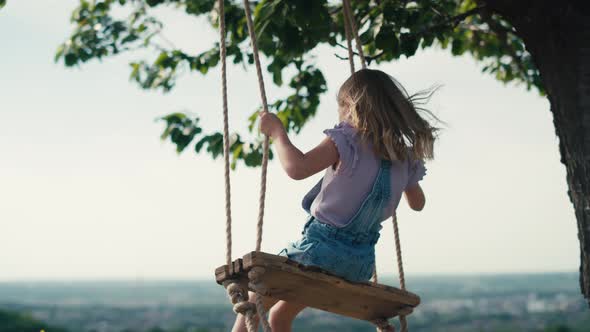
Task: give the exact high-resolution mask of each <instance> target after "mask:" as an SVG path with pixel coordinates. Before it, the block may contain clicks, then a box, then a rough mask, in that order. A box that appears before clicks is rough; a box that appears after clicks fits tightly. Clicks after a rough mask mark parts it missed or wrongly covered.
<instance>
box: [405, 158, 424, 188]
mask: <svg viewBox="0 0 590 332" xmlns="http://www.w3.org/2000/svg"><path fill="white" fill-rule="evenodd" d="M409 166H410V169H409V171H408V184H407V185H406V188H411V187H413V186H415V185H416V184H417V183H418V182H419V181H420V180H422V179H423V178H424V175H426V167H425V166H424V161H422V160H420V159H415V160H410V161H409Z"/></svg>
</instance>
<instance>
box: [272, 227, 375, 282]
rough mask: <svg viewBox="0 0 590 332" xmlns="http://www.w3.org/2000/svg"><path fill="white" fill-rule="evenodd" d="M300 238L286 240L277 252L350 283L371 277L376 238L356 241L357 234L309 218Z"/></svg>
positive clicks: (373, 266) (364, 238)
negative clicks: (291, 241)
mask: <svg viewBox="0 0 590 332" xmlns="http://www.w3.org/2000/svg"><path fill="white" fill-rule="evenodd" d="M302 235H303V236H302V238H301V239H299V240H298V241H295V242H293V243H290V244H289V245H288V246H287V248H285V249H283V250H282V251H281V252H280V253H279V255H282V256H287V257H288V258H289V259H290V260H293V261H296V262H298V263H300V264H303V265H306V266H315V267H319V268H321V269H322V270H324V271H326V272H328V273H330V274H333V275H336V276H338V277H341V278H344V279H346V280H349V281H352V282H365V281H368V280H369V279H371V276H372V275H373V270H374V268H375V243H376V242H377V239H373V240H370V241H366V237H363V240H362V241H359V237H358V234H352V233H347V232H346V231H345V230H342V229H339V228H337V227H334V226H332V225H329V224H326V223H323V222H321V221H318V220H317V219H315V218H314V217H309V219H308V221H307V223H306V224H305V227H304V229H303V232H302ZM377 236H378V235H377Z"/></svg>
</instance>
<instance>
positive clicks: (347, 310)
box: [216, 252, 420, 321]
mask: <svg viewBox="0 0 590 332" xmlns="http://www.w3.org/2000/svg"><path fill="white" fill-rule="evenodd" d="M236 262H238V261H236ZM236 262H234V264H232V265H234V266H235V265H236ZM240 264H241V265H240ZM238 265H239V267H240V269H241V272H238V271H237V270H236V269H234V271H233V272H234V274H228V273H227V266H225V267H224V266H222V267H219V268H218V269H216V280H217V282H218V283H220V284H221V283H222V282H223V281H224V280H225V279H228V277H230V278H234V279H235V278H246V279H247V273H248V271H249V270H250V269H251V268H253V267H256V266H258V267H263V268H264V269H265V273H263V274H262V275H261V276H260V280H259V283H258V285H260V286H261V289H262V291H263V295H265V296H268V297H272V298H274V299H281V300H285V301H291V302H295V303H300V304H304V305H306V306H310V307H313V308H317V309H321V310H325V311H329V312H333V313H336V314H340V315H344V316H348V317H353V318H358V319H362V320H368V321H372V320H375V319H381V318H391V317H395V316H396V315H398V314H399V313H402V314H408V313H410V312H411V311H412V308H413V307H415V306H417V305H418V304H419V303H420V298H419V297H418V296H417V295H416V294H413V293H410V292H407V291H403V290H400V289H397V288H395V287H391V286H386V285H380V284H375V283H370V282H367V283H352V282H348V281H346V280H343V279H341V278H338V277H336V276H333V275H329V274H328V273H326V272H324V271H321V269H319V268H315V267H306V266H303V265H301V264H298V263H297V262H293V261H290V260H288V259H287V258H286V257H284V256H277V255H270V254H267V253H263V252H251V253H249V254H247V255H245V256H244V258H243V260H241V261H239V263H238ZM238 275H240V277H238ZM250 288H251V287H250Z"/></svg>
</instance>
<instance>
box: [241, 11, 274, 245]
mask: <svg viewBox="0 0 590 332" xmlns="http://www.w3.org/2000/svg"><path fill="white" fill-rule="evenodd" d="M244 11H245V12H246V22H247V24H248V33H249V34H250V41H251V43H252V53H254V63H255V64H256V74H257V75H258V88H259V90H260V98H261V100H262V112H263V113H268V102H267V101H266V90H265V88H264V78H263V77H262V69H261V67H260V58H259V57H258V46H257V44H258V42H257V41H256V33H255V31H254V24H253V23H252V14H251V11H250V1H249V0H244ZM268 141H269V140H268V136H266V137H265V138H264V146H263V153H262V174H261V177H260V198H259V205H258V224H257V228H256V251H260V247H261V245H262V225H263V223H264V201H265V198H266V170H267V168H268Z"/></svg>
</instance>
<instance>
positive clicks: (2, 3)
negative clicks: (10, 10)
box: [0, 0, 6, 9]
mask: <svg viewBox="0 0 590 332" xmlns="http://www.w3.org/2000/svg"><path fill="white" fill-rule="evenodd" d="M4 6H6V0H0V9H2V8H3V7H4Z"/></svg>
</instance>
